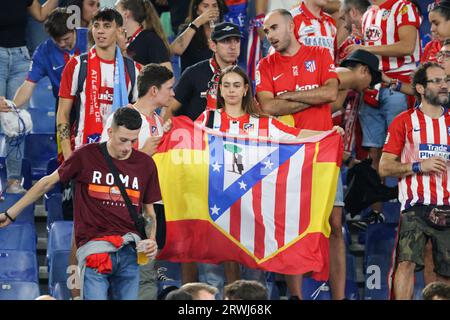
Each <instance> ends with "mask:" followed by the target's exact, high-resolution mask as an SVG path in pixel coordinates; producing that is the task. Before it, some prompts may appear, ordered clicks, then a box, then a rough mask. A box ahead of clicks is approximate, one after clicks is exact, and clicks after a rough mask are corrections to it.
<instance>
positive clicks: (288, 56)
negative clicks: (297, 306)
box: [256, 9, 345, 299]
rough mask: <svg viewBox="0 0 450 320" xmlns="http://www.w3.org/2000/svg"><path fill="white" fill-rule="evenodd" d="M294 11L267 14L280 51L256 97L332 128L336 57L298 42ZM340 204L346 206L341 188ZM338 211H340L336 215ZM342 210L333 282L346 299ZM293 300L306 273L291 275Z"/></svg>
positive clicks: (307, 125) (297, 120) (309, 123)
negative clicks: (292, 13)
mask: <svg viewBox="0 0 450 320" xmlns="http://www.w3.org/2000/svg"><path fill="white" fill-rule="evenodd" d="M294 30H295V29H294V21H293V17H292V15H291V14H290V13H289V11H286V10H284V9H280V10H275V11H272V12H270V13H269V14H268V15H266V18H265V21H264V32H265V33H266V36H267V39H268V40H269V42H270V44H271V45H272V46H273V48H274V49H275V51H276V52H275V53H274V54H272V55H269V56H267V57H265V58H264V59H262V60H261V62H260V64H259V67H258V71H257V77H256V92H257V93H256V96H257V98H258V101H259V103H260V104H261V107H262V110H263V111H264V112H266V113H268V114H271V115H289V117H290V118H291V119H290V121H291V122H290V123H292V124H293V125H295V127H297V128H301V129H310V130H319V131H320V130H330V129H331V128H332V127H333V123H332V120H331V106H330V103H332V102H334V101H335V100H336V98H337V94H338V80H337V74H336V70H335V66H334V61H333V58H332V57H331V55H330V54H329V50H328V49H327V48H324V47H317V46H306V45H302V44H300V43H299V42H298V41H297V40H296V35H295V34H294ZM338 195H339V198H336V201H335V205H336V206H343V195H342V192H339V191H338ZM334 212H335V213H334ZM341 213H342V210H333V214H332V215H331V218H330V224H331V230H332V231H331V235H330V281H331V285H332V288H333V289H332V290H333V298H334V299H342V298H344V296H343V295H344V286H345V245H344V242H343V236H342V222H341V221H342V217H341ZM286 281H287V284H288V288H289V291H290V293H291V296H292V298H293V299H295V298H297V299H301V284H300V281H301V276H297V275H287V276H286Z"/></svg>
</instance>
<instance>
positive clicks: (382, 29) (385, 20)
mask: <svg viewBox="0 0 450 320" xmlns="http://www.w3.org/2000/svg"><path fill="white" fill-rule="evenodd" d="M420 20H421V18H420V15H419V12H418V11H417V9H416V7H415V6H414V5H413V4H411V2H409V1H406V0H387V1H386V2H384V3H383V4H382V5H380V6H376V5H373V6H371V7H370V8H369V9H368V10H367V11H366V12H365V13H364V15H363V18H362V33H363V36H364V45H365V46H380V45H392V44H395V43H396V42H398V41H399V40H400V38H399V33H398V30H399V29H400V28H401V27H403V26H408V25H410V26H414V27H415V28H416V29H417V30H416V34H417V35H416V46H415V49H414V53H413V54H412V55H407V56H402V57H387V56H383V57H379V58H380V69H381V70H382V71H383V72H388V73H393V72H395V73H400V74H401V75H405V76H409V74H410V73H411V72H412V71H413V70H415V69H416V63H418V62H419V61H420V54H421V49H420V36H419V27H420V23H421V21H420ZM405 81H408V79H405ZM408 82H409V81H408Z"/></svg>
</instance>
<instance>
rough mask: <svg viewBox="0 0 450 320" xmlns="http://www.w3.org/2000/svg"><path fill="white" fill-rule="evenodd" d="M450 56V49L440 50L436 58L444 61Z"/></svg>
mask: <svg viewBox="0 0 450 320" xmlns="http://www.w3.org/2000/svg"><path fill="white" fill-rule="evenodd" d="M449 58H450V51H449V50H445V51H439V52H438V53H437V54H436V59H437V61H439V62H440V61H442V60H444V59H449Z"/></svg>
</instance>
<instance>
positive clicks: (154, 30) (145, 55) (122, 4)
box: [116, 0, 172, 70]
mask: <svg viewBox="0 0 450 320" xmlns="http://www.w3.org/2000/svg"><path fill="white" fill-rule="evenodd" d="M116 9H117V11H119V12H120V14H121V15H122V18H123V21H124V22H123V25H124V28H125V30H126V32H127V36H128V41H127V43H128V45H127V55H128V57H130V58H131V59H133V60H134V61H136V62H138V63H140V64H141V65H143V66H144V65H146V64H149V63H159V64H161V65H163V66H165V67H167V68H169V69H170V70H172V64H171V63H170V46H169V42H167V39H166V35H165V34H164V30H163V28H162V26H161V22H160V21H159V17H158V15H157V13H156V10H155V8H154V7H153V4H152V3H151V2H150V1H148V0H119V1H118V2H117V4H116Z"/></svg>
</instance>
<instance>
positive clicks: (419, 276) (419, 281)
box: [413, 270, 425, 300]
mask: <svg viewBox="0 0 450 320" xmlns="http://www.w3.org/2000/svg"><path fill="white" fill-rule="evenodd" d="M423 288H425V279H424V277H423V270H422V271H419V272H416V273H415V274H414V295H413V299H414V300H423V295H422V290H423Z"/></svg>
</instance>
